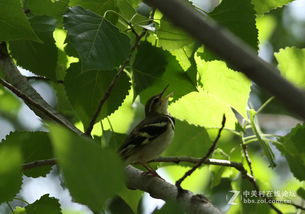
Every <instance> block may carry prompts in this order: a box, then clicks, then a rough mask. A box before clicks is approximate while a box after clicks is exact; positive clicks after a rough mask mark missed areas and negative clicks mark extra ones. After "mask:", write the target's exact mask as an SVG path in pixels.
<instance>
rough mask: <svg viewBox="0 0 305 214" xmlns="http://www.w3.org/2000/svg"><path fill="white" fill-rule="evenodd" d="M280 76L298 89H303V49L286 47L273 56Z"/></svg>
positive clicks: (304, 56)
mask: <svg viewBox="0 0 305 214" xmlns="http://www.w3.org/2000/svg"><path fill="white" fill-rule="evenodd" d="M274 56H275V58H276V60H277V61H278V68H279V69H280V71H281V74H282V75H283V76H284V77H285V78H286V79H288V80H289V81H291V82H293V83H294V84H296V85H297V86H299V87H302V88H305V73H304V69H305V49H304V48H303V49H299V48H296V47H287V48H285V49H280V51H279V52H277V53H275V54H274Z"/></svg>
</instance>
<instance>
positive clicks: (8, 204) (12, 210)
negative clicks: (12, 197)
mask: <svg viewBox="0 0 305 214" xmlns="http://www.w3.org/2000/svg"><path fill="white" fill-rule="evenodd" d="M6 204H7V206H8V207H9V208H10V210H11V212H12V214H15V212H14V209H13V207H12V206H11V205H10V203H9V202H8V201H7V202H6Z"/></svg>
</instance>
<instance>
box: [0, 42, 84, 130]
mask: <svg viewBox="0 0 305 214" xmlns="http://www.w3.org/2000/svg"><path fill="white" fill-rule="evenodd" d="M0 70H1V72H3V74H4V78H3V79H1V82H0V84H2V85H4V86H5V87H6V88H7V89H9V90H11V92H13V93H14V94H16V95H17V96H18V97H20V98H21V99H22V100H23V101H24V102H25V104H26V105H27V106H28V107H29V108H30V109H31V110H32V111H33V112H34V113H35V114H36V115H37V116H39V117H41V118H42V119H44V120H51V121H54V122H57V123H59V124H62V125H63V126H64V127H66V128H67V129H69V130H71V131H72V132H74V133H76V134H78V135H81V134H82V132H81V131H80V130H79V129H77V128H76V127H75V126H74V124H72V123H71V122H70V121H69V120H67V119H66V118H65V117H64V116H63V115H61V114H60V113H58V112H57V111H56V110H55V109H54V108H53V107H51V106H50V105H49V104H48V103H47V102H46V101H45V100H44V99H43V98H42V97H41V96H40V94H39V93H37V91H36V90H35V89H34V88H33V87H32V86H31V85H30V84H29V83H28V81H27V80H26V78H25V77H24V76H22V75H21V74H20V71H19V70H18V68H17V67H16V65H15V64H14V62H13V61H12V59H11V57H10V55H9V54H8V51H7V47H6V43H5V42H0Z"/></svg>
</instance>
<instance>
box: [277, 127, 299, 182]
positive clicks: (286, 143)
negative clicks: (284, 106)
mask: <svg viewBox="0 0 305 214" xmlns="http://www.w3.org/2000/svg"><path fill="white" fill-rule="evenodd" d="M304 138H305V126H304V125H297V126H296V127H294V128H293V129H292V130H291V131H290V133H289V134H288V135H286V136H284V137H282V138H280V143H281V144H276V147H277V148H278V149H279V150H280V151H281V153H282V154H283V155H284V156H285V157H286V160H287V161H288V164H289V167H290V170H291V172H292V173H293V175H294V176H295V177H296V178H297V179H299V180H300V181H304V180H305V174H304V168H305V147H304V145H303V144H304Z"/></svg>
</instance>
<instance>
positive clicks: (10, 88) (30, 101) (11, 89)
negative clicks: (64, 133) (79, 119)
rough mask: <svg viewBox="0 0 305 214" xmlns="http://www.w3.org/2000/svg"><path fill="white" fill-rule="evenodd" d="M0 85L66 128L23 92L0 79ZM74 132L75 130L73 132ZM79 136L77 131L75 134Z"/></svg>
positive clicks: (52, 114)
mask: <svg viewBox="0 0 305 214" xmlns="http://www.w3.org/2000/svg"><path fill="white" fill-rule="evenodd" d="M0 84H2V85H3V86H4V87H6V88H7V89H9V90H10V91H12V92H13V93H14V94H16V95H17V96H18V97H20V98H21V99H22V100H24V101H26V102H27V103H30V104H31V105H32V106H33V107H35V108H37V109H38V110H39V111H41V112H43V113H44V114H45V115H46V116H47V117H48V118H50V119H52V120H54V121H55V122H57V123H59V124H61V125H63V126H65V127H67V125H66V124H65V123H64V122H63V121H62V120H61V119H60V118H59V117H57V115H55V114H54V113H53V112H51V111H50V110H49V109H47V108H44V107H43V106H42V105H40V104H39V103H38V102H36V101H35V100H33V99H32V98H31V97H29V96H27V95H26V94H25V93H24V92H23V91H20V90H19V89H18V88H16V87H15V86H13V85H12V84H10V83H9V82H7V81H5V80H3V79H1V78H0ZM67 128H68V129H69V130H71V128H70V127H67ZM73 131H74V132H76V130H73ZM76 133H77V134H79V132H78V130H77V132H76Z"/></svg>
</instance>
